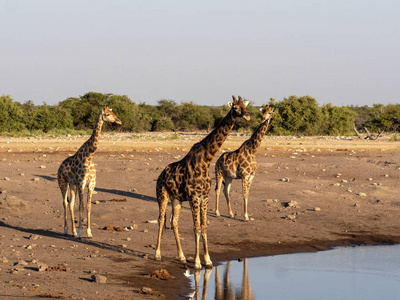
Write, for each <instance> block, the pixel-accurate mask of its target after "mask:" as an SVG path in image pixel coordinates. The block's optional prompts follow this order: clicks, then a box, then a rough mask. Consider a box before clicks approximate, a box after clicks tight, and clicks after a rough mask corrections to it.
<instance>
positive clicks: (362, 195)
mask: <svg viewBox="0 0 400 300" xmlns="http://www.w3.org/2000/svg"><path fill="white" fill-rule="evenodd" d="M357 195H358V196H360V197H366V196H367V194H366V193H358V194H357Z"/></svg>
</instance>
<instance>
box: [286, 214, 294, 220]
mask: <svg viewBox="0 0 400 300" xmlns="http://www.w3.org/2000/svg"><path fill="white" fill-rule="evenodd" d="M286 219H287V220H290V221H294V220H295V219H296V216H295V215H287V216H286Z"/></svg>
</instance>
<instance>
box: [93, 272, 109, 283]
mask: <svg viewBox="0 0 400 300" xmlns="http://www.w3.org/2000/svg"><path fill="white" fill-rule="evenodd" d="M92 281H93V282H96V283H106V282H107V277H105V276H103V275H99V274H95V275H92Z"/></svg>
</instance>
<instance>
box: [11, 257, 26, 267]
mask: <svg viewBox="0 0 400 300" xmlns="http://www.w3.org/2000/svg"><path fill="white" fill-rule="evenodd" d="M27 265H28V263H27V262H26V261H25V260H22V259H21V260H19V261H17V262H15V263H14V266H23V267H25V266H27Z"/></svg>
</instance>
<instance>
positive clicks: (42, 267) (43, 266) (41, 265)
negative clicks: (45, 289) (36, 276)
mask: <svg viewBox="0 0 400 300" xmlns="http://www.w3.org/2000/svg"><path fill="white" fill-rule="evenodd" d="M48 267H49V266H48V265H46V264H44V263H38V266H37V270H38V272H44V271H46V269H47V268H48Z"/></svg>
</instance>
